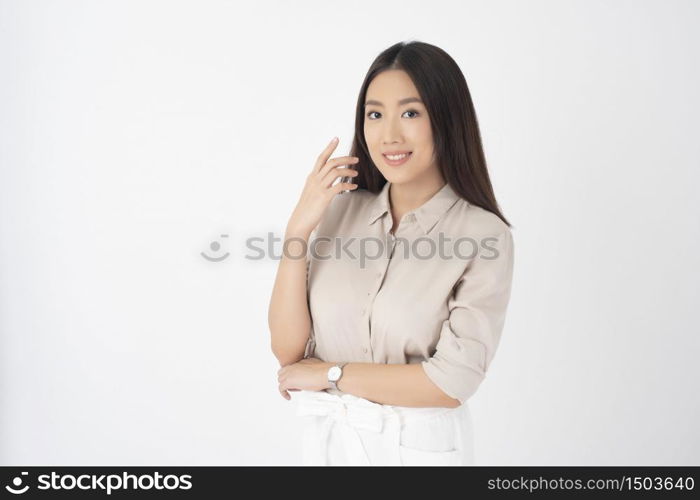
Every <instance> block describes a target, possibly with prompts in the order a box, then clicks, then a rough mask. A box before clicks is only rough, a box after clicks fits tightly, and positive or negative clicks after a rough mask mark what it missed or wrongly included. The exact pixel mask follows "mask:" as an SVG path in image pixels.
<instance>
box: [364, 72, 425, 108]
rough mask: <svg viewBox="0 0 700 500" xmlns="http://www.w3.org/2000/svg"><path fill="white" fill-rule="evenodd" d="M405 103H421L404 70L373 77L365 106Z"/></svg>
mask: <svg viewBox="0 0 700 500" xmlns="http://www.w3.org/2000/svg"><path fill="white" fill-rule="evenodd" d="M409 99H410V101H409ZM400 101H402V102H400ZM406 102H421V101H420V96H419V94H418V89H416V86H415V85H414V84H413V81H412V80H411V78H410V77H409V76H408V73H406V72H405V71H404V70H397V69H395V70H387V71H383V72H381V73H379V74H378V75H377V76H375V77H374V78H373V79H372V81H371V82H370V84H369V86H368V87H367V95H366V96H365V105H368V104H374V105H378V104H377V103H381V104H383V105H385V106H393V105H395V104H398V105H401V104H405V103H406Z"/></svg>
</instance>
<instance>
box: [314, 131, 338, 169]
mask: <svg viewBox="0 0 700 500" xmlns="http://www.w3.org/2000/svg"><path fill="white" fill-rule="evenodd" d="M338 142H339V141H338V138H337V137H334V138H333V139H332V140H331V142H329V143H328V146H326V147H325V148H323V151H321V154H320V155H318V158H316V163H315V164H314V168H313V171H314V172H318V171H319V170H321V167H323V165H325V164H326V162H327V161H328V158H330V156H331V153H333V150H334V149H335V148H336V146H337V145H338Z"/></svg>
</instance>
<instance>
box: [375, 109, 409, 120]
mask: <svg viewBox="0 0 700 500" xmlns="http://www.w3.org/2000/svg"><path fill="white" fill-rule="evenodd" d="M373 113H377V114H379V111H370V112H369V113H367V118H369V119H370V120H374V118H372V117H371V115H372V114H373ZM406 113H415V114H416V116H417V115H420V113H419V112H418V111H416V110H415V109H408V110H406V111H404V114H406Z"/></svg>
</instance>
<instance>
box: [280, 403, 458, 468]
mask: <svg viewBox="0 0 700 500" xmlns="http://www.w3.org/2000/svg"><path fill="white" fill-rule="evenodd" d="M290 394H291V395H292V398H293V400H294V401H295V402H296V403H297V406H296V410H297V411H296V414H297V416H307V415H316V416H327V417H328V418H326V419H324V420H323V421H322V423H321V427H320V428H319V429H317V433H316V435H315V436H314V439H313V440H312V442H304V443H303V444H302V446H303V447H304V453H305V454H306V456H307V457H309V458H310V460H311V461H312V462H314V463H318V464H321V465H322V464H325V463H326V461H327V449H328V438H329V434H330V429H331V427H332V426H333V424H334V423H336V422H341V423H343V424H347V425H341V426H340V435H341V437H342V439H343V445H344V447H345V448H346V450H347V451H348V453H349V455H350V457H351V460H352V461H353V462H354V463H357V464H364V465H370V460H369V457H368V456H367V454H366V452H365V449H364V445H363V444H362V440H361V438H360V435H359V434H358V432H357V430H358V429H364V430H368V431H372V432H376V433H379V434H382V439H383V440H384V441H385V447H386V449H387V451H389V452H393V459H392V462H394V463H395V464H396V465H400V464H401V457H400V453H399V445H400V439H401V427H402V424H404V423H406V422H409V421H410V422H415V421H417V420H421V419H423V418H429V417H433V416H436V415H440V414H446V413H453V412H461V411H468V408H467V407H466V404H463V405H461V406H459V407H457V408H447V407H408V406H395V405H386V404H380V403H375V402H374V401H370V400H368V399H365V398H361V397H358V396H355V395H354V394H348V393H341V392H336V393H330V392H326V391H307V390H300V391H291V392H290Z"/></svg>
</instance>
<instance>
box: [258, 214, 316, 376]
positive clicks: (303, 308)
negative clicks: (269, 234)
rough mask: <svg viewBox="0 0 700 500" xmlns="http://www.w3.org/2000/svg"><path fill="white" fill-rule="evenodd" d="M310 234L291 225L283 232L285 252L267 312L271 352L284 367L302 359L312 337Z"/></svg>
mask: <svg viewBox="0 0 700 500" xmlns="http://www.w3.org/2000/svg"><path fill="white" fill-rule="evenodd" d="M311 234H312V233H310V232H308V231H307V230H296V229H294V228H290V227H288V228H287V230H286V231H285V235H284V240H285V244H284V246H283V248H285V249H286V251H284V252H283V253H282V258H281V260H280V263H279V267H278V268H277V276H276V278H275V284H274V287H273V290H272V297H271V299H270V306H269V309H268V315H267V322H268V326H269V328H270V334H271V347H272V352H273V354H274V355H275V357H276V358H277V359H278V361H279V362H280V365H281V366H285V365H288V364H291V363H296V362H297V361H299V360H300V359H302V358H303V357H304V351H305V349H306V344H307V341H308V339H309V333H310V330H311V315H310V314H309V305H308V300H307V297H308V295H307V265H308V261H307V259H306V257H305V256H306V249H307V247H308V242H309V239H310V238H311Z"/></svg>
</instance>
